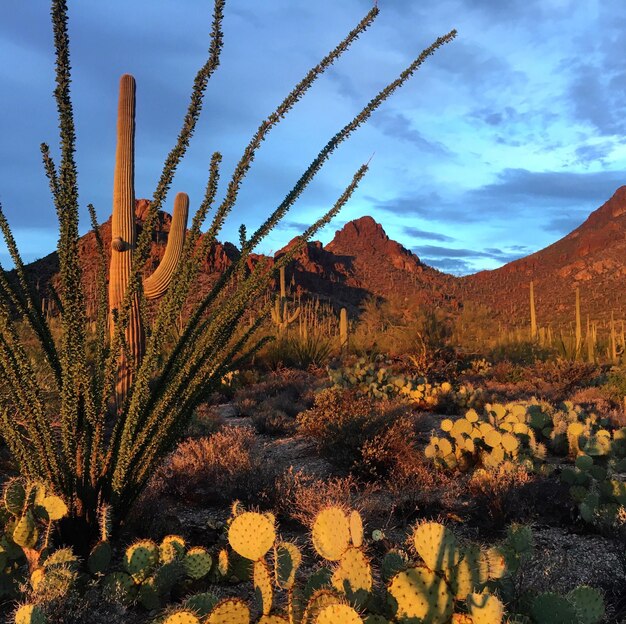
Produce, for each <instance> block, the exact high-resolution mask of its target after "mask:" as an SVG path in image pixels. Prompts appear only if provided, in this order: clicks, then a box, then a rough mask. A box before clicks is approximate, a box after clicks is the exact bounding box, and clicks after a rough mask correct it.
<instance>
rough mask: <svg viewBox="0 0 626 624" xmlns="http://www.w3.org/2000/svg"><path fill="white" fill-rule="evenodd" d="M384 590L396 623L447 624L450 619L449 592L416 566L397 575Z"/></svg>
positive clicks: (436, 578) (432, 574) (439, 580)
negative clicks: (397, 621) (410, 620)
mask: <svg viewBox="0 0 626 624" xmlns="http://www.w3.org/2000/svg"><path fill="white" fill-rule="evenodd" d="M387 591H388V595H389V602H390V604H391V607H392V609H394V611H395V612H396V616H397V618H398V619H400V620H401V619H402V618H406V619H410V618H418V619H419V621H420V622H422V624H447V623H448V622H449V621H450V618H451V617H452V611H453V610H454V597H453V596H452V592H451V591H450V588H449V587H448V585H447V583H446V582H445V581H444V580H443V579H442V578H441V577H440V576H438V575H437V574H435V572H433V571H432V570H428V569H427V568H423V567H417V568H409V569H408V570H406V571H405V572H400V573H399V574H396V576H394V578H393V580H392V581H391V583H390V585H389V587H388V589H387Z"/></svg>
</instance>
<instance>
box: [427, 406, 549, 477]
mask: <svg viewBox="0 0 626 624" xmlns="http://www.w3.org/2000/svg"><path fill="white" fill-rule="evenodd" d="M530 414H531V411H530V410H529V409H528V407H527V406H526V405H524V404H521V403H513V404H507V405H502V404H499V403H494V404H487V405H485V408H484V411H483V412H482V413H480V414H479V413H478V412H477V411H476V410H474V409H471V410H468V411H467V412H466V414H465V416H464V417H463V418H459V419H457V420H455V421H452V420H450V419H448V418H446V419H445V420H443V421H442V422H441V425H440V427H441V430H442V431H443V432H444V434H446V435H444V436H442V437H439V436H432V437H431V439H430V442H429V444H428V446H427V447H426V449H425V451H424V452H425V454H426V457H428V458H429V459H431V460H433V462H434V463H435V464H436V465H438V466H440V467H443V468H448V469H456V468H458V469H460V470H470V469H473V468H475V467H478V466H482V467H484V468H487V469H495V468H498V467H499V466H501V465H505V464H506V463H510V462H522V463H524V464H526V465H527V466H528V468H530V469H531V470H532V469H541V468H542V463H543V460H544V459H545V456H546V448H545V446H544V445H543V444H541V443H540V442H537V439H536V436H535V431H534V429H533V427H532V426H531V425H530V423H529V421H530V418H531V416H530Z"/></svg>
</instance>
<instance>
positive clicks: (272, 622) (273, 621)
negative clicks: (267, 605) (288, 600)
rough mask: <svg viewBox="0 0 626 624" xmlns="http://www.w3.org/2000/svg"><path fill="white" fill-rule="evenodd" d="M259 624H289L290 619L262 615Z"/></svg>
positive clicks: (282, 616) (280, 616)
mask: <svg viewBox="0 0 626 624" xmlns="http://www.w3.org/2000/svg"><path fill="white" fill-rule="evenodd" d="M259 624H289V618H287V617H285V616H284V615H262V616H261V619H260V620H259Z"/></svg>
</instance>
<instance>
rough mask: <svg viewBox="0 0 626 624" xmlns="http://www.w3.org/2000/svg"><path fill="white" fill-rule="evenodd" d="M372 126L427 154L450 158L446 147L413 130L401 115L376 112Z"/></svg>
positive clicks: (410, 124)
mask: <svg viewBox="0 0 626 624" xmlns="http://www.w3.org/2000/svg"><path fill="white" fill-rule="evenodd" d="M372 124H373V125H374V126H377V127H378V128H380V129H381V130H382V131H383V132H384V133H385V134H386V135H387V136H390V137H393V138H395V139H397V140H399V141H408V142H409V143H412V144H413V145H415V146H416V147H417V148H419V149H420V150H422V151H423V152H425V153H427V154H435V155H437V156H450V155H451V152H450V150H448V148H447V147H445V146H444V145H442V144H441V143H440V142H438V141H431V140H429V139H427V138H425V137H424V135H423V134H422V133H421V132H419V131H418V130H416V129H415V128H413V124H412V123H411V120H410V119H409V118H408V117H407V116H406V115H403V114H402V113H390V112H389V111H387V110H381V111H378V112H377V113H376V114H375V115H374V116H373V117H372Z"/></svg>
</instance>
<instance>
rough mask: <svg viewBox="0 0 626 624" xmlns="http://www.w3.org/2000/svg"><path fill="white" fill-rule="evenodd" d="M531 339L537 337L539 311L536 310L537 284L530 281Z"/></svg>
mask: <svg viewBox="0 0 626 624" xmlns="http://www.w3.org/2000/svg"><path fill="white" fill-rule="evenodd" d="M530 339H531V340H536V339H537V313H536V310H535V285H534V284H533V282H532V280H531V282H530Z"/></svg>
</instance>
